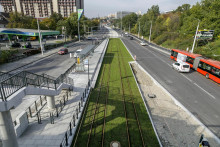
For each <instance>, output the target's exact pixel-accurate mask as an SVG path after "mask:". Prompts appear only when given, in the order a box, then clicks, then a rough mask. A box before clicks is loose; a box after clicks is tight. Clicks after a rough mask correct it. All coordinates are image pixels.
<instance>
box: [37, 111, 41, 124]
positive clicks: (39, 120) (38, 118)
mask: <svg viewBox="0 0 220 147" xmlns="http://www.w3.org/2000/svg"><path fill="white" fill-rule="evenodd" d="M37 122H38V124H41V116H40V114H39V112H37Z"/></svg>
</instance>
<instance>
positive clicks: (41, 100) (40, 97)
mask: <svg viewBox="0 0 220 147" xmlns="http://www.w3.org/2000/svg"><path fill="white" fill-rule="evenodd" d="M40 105H41V106H42V105H43V103H42V99H41V96H40Z"/></svg>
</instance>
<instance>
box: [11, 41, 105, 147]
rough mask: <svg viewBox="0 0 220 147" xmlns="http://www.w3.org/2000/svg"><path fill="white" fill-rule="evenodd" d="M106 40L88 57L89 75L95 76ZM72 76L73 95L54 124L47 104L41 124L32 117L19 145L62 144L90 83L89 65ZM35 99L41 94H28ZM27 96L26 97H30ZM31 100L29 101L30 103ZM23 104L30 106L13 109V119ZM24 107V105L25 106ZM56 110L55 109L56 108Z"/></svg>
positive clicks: (24, 146) (40, 146)
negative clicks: (51, 121)
mask: <svg viewBox="0 0 220 147" xmlns="http://www.w3.org/2000/svg"><path fill="white" fill-rule="evenodd" d="M106 41H107V40H105V41H104V42H103V43H101V44H100V46H98V47H97V48H96V49H95V51H94V53H92V54H90V55H89V56H88V57H87V59H89V76H90V78H91V77H94V74H95V72H96V71H98V70H97V64H98V62H99V61H100V60H99V59H100V57H101V55H102V54H103V49H104V47H105V43H106ZM96 74H97V73H96ZM69 77H70V78H72V79H73V80H74V89H73V92H72V93H71V96H69V97H68V101H67V102H66V105H65V106H64V107H63V110H62V111H61V113H60V114H59V117H56V116H54V124H51V123H50V118H49V112H48V109H47V105H45V106H44V107H43V108H42V110H41V113H42V120H41V124H38V122H37V118H36V117H35V119H32V120H31V121H30V123H29V126H28V128H27V129H26V131H25V132H24V133H23V134H22V135H21V136H20V137H18V144H19V147H30V146H31V147H44V146H45V147H46V146H47V147H48V146H51V147H52V146H53V147H55V146H60V143H61V142H62V140H63V138H64V135H65V132H66V131H67V129H68V127H69V123H70V121H71V120H72V117H73V114H75V112H76V109H77V108H78V105H79V102H80V100H81V97H82V94H83V92H84V90H85V88H86V86H87V83H88V66H85V71H81V72H76V71H73V72H72V73H71V74H70V75H69ZM65 93H66V91H63V92H61V94H60V95H59V96H56V97H55V99H56V105H57V106H59V101H60V99H61V100H62V99H63V95H65ZM28 97H30V98H31V99H33V100H36V99H38V98H39V96H28ZM28 97H25V99H28ZM30 103H31V102H29V104H30ZM22 105H25V106H26V107H28V104H24V103H23V104H21V106H20V107H19V106H18V107H19V109H17V110H16V108H15V109H14V110H12V111H11V113H12V116H13V120H14V119H15V117H16V115H18V114H19V111H23V110H24V109H22ZM23 108H24V107H23ZM54 112H55V110H54Z"/></svg>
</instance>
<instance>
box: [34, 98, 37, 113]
mask: <svg viewBox="0 0 220 147" xmlns="http://www.w3.org/2000/svg"><path fill="white" fill-rule="evenodd" d="M34 105H35V110H36V112H37V102H36V101H34Z"/></svg>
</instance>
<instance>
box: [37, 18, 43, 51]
mask: <svg viewBox="0 0 220 147" xmlns="http://www.w3.org/2000/svg"><path fill="white" fill-rule="evenodd" d="M37 27H38V34H39V39H40V48H41V53H42V55H44V52H43V45H42V42H41V32H40V26H39V20H38V18H37Z"/></svg>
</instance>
